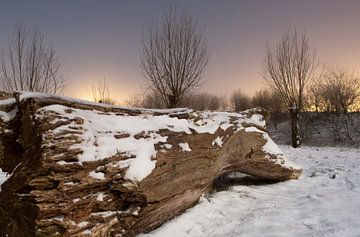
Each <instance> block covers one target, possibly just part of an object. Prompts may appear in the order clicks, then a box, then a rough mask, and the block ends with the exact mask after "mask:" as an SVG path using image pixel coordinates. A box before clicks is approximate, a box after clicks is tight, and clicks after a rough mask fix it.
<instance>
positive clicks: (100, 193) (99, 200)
mask: <svg viewBox="0 0 360 237" xmlns="http://www.w3.org/2000/svg"><path fill="white" fill-rule="evenodd" d="M104 196H105V195H104V192H98V193H97V197H96V201H98V202H103V201H104Z"/></svg>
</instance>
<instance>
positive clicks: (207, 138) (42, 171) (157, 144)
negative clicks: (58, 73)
mask: <svg viewBox="0 0 360 237" xmlns="http://www.w3.org/2000/svg"><path fill="white" fill-rule="evenodd" d="M0 102H2V103H0V105H1V104H5V102H4V101H2V100H1V97H0ZM6 103H10V104H11V106H10V105H9V106H5V107H4V106H3V107H0V112H1V113H0V124H1V125H2V126H1V127H0V154H2V155H1V156H0V168H2V169H3V168H4V167H3V164H6V162H4V161H6V160H7V159H9V158H12V157H14V156H18V157H17V159H15V160H14V162H15V161H16V164H15V163H14V164H11V165H8V166H7V167H6V172H7V173H9V174H11V176H10V177H8V178H7V180H6V181H5V182H4V183H3V184H2V185H1V192H0V236H13V237H14V236H37V237H42V236H44V237H45V236H118V235H121V236H135V235H137V234H139V233H144V232H148V231H151V230H153V229H154V228H157V227H158V226H160V225H161V224H163V223H164V222H166V221H167V220H169V219H170V218H173V217H174V216H176V215H179V214H181V213H182V212H183V211H184V210H186V209H187V208H189V207H191V206H193V205H195V204H196V202H197V201H198V199H199V197H200V196H201V195H202V194H203V193H204V192H206V191H207V190H209V189H210V188H211V187H212V184H213V182H214V180H215V179H216V178H217V177H219V176H221V175H223V174H226V173H228V172H232V171H240V172H243V173H245V174H249V175H253V176H257V177H261V178H264V179H268V180H278V181H281V180H287V179H294V178H297V177H298V176H299V175H300V173H301V169H299V168H293V167H291V166H290V165H289V164H288V163H287V162H286V159H285V158H284V155H283V154H281V153H279V150H278V149H277V147H276V145H275V144H274V143H273V142H272V140H271V139H270V138H269V137H268V135H267V133H266V132H265V129H264V126H265V122H264V119H265V118H266V117H267V114H266V113H265V112H263V111H261V110H256V109H252V110H248V111H247V112H244V113H240V114H239V113H216V112H211V113H209V112H207V113H205V112H204V113H202V112H198V111H192V110H179V109H175V110H164V111H161V110H156V111H151V110H139V109H137V110H132V109H124V108H120V107H110V106H107V105H101V104H94V103H86V102H84V101H78V100H71V99H69V98H64V97H52V96H49V95H44V94H41V95H39V94H30V95H29V94H16V103H15V102H14V101H12V100H11V101H9V100H7V101H6ZM14 103H15V104H14ZM14 106H16V108H17V110H18V112H17V114H16V116H15V117H14V118H11V117H9V114H10V113H11V111H13V110H12V109H13V108H14ZM14 120H15V121H18V122H17V123H12V121H14ZM9 124H13V125H12V126H15V127H16V128H14V127H11V126H9ZM130 128H131V129H130ZM11 129H12V130H11ZM133 129H134V130H135V131H137V132H136V134H135V132H132V130H133ZM9 130H11V131H9ZM15 131H17V132H15ZM139 131H140V132H139ZM6 134H12V136H14V137H13V139H11V140H10V142H9V141H8V142H7V143H6V144H8V145H7V146H11V147H17V146H21V150H19V151H17V152H13V149H4V147H3V145H4V144H5V143H3V138H4V137H6V136H8V135H6ZM9 143H10V144H9ZM11 143H14V144H11ZM1 144H2V145H1ZM15 144H16V145H15ZM149 144H150V146H149ZM265 145H266V146H265ZM104 149H105V150H104ZM151 150H154V152H152V155H151V154H150V155H148V154H147V151H151ZM89 151H90V153H89ZM149 165H150V166H152V165H153V167H151V168H150V169H148V168H147V167H149ZM134 169H135V171H139V170H140V171H143V170H145V171H144V172H145V175H143V176H141V177H139V176H134V175H133V173H131V172H134ZM3 170H4V169H3ZM135 173H136V172H135ZM141 174H143V172H142V173H141Z"/></svg>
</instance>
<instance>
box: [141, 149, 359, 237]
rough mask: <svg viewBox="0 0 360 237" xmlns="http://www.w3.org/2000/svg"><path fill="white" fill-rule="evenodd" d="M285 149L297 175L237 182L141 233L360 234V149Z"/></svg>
mask: <svg viewBox="0 0 360 237" xmlns="http://www.w3.org/2000/svg"><path fill="white" fill-rule="evenodd" d="M281 149H282V150H283V151H284V152H285V155H286V156H287V157H288V158H289V160H290V161H292V162H293V163H295V164H298V165H299V166H301V167H303V169H304V171H303V174H302V176H301V177H300V178H299V179H298V180H291V181H286V182H281V183H276V184H267V185H249V186H243V185H239V186H233V187H231V188H230V189H229V190H227V191H222V192H217V193H214V194H212V195H210V196H209V197H208V198H202V199H201V200H200V202H199V204H198V205H196V206H195V207H193V208H191V209H189V210H188V211H186V212H185V213H184V214H183V215H181V216H179V217H177V218H175V219H173V220H172V221H170V222H169V223H167V224H165V225H163V226H162V227H160V228H159V229H157V230H155V231H153V232H152V233H150V234H146V235H143V236H156V237H162V236H163V237H168V236H171V237H177V236H360V149H349V148H324V147H322V148H320V147H302V148H299V149H292V148H290V147H288V146H281Z"/></svg>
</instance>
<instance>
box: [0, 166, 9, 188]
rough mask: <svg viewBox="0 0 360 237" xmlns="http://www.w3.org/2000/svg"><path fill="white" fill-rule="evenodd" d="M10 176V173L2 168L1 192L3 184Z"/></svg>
mask: <svg viewBox="0 0 360 237" xmlns="http://www.w3.org/2000/svg"><path fill="white" fill-rule="evenodd" d="M9 178H10V175H9V174H8V173H7V172H4V171H2V169H1V168H0V192H1V185H2V184H3V183H5V182H6V181H7V180H8V179H9Z"/></svg>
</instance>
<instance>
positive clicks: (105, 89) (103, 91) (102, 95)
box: [91, 78, 115, 104]
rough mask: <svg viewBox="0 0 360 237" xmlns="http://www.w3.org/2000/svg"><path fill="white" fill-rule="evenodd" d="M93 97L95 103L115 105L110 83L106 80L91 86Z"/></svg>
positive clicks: (98, 81)
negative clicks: (111, 96)
mask: <svg viewBox="0 0 360 237" xmlns="http://www.w3.org/2000/svg"><path fill="white" fill-rule="evenodd" d="M91 95H92V97H93V100H94V101H95V102H98V103H103V104H115V102H114V101H113V100H112V99H110V93H109V82H108V81H107V80H106V79H105V78H104V79H103V80H97V81H96V82H95V83H93V84H92V85H91Z"/></svg>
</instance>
